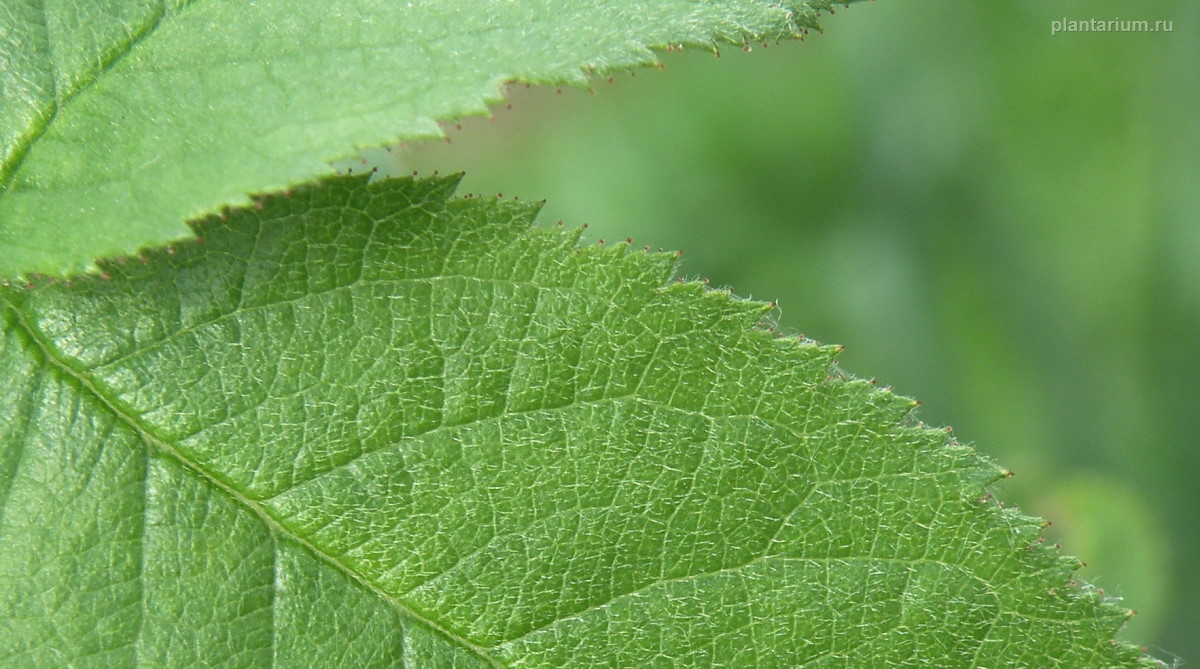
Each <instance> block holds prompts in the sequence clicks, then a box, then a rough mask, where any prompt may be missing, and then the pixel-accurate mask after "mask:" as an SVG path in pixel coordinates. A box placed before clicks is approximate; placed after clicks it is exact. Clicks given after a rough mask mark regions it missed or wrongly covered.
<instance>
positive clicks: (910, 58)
mask: <svg viewBox="0 0 1200 669" xmlns="http://www.w3.org/2000/svg"><path fill="white" fill-rule="evenodd" d="M1064 17H1066V18H1067V19H1090V18H1096V19H1099V20H1107V19H1116V18H1121V19H1148V20H1150V21H1151V22H1152V23H1153V21H1155V20H1170V21H1172V22H1173V25H1174V31H1173V32H1170V33H1166V32H1159V33H1063V34H1058V35H1053V36H1052V35H1051V22H1052V21H1053V20H1056V19H1062V18H1064ZM825 28H826V34H825V35H816V34H813V35H810V36H809V37H808V38H807V39H806V41H805V43H803V44H800V43H793V42H790V41H789V42H786V43H783V44H774V43H772V44H769V45H768V48H763V45H761V44H756V45H753V48H752V50H751V52H750V53H743V50H742V49H738V48H732V49H730V48H726V49H723V50H722V52H721V56H720V57H719V58H714V57H713V54H712V53H710V52H706V51H703V50H689V51H688V52H685V53H683V54H678V53H668V54H664V63H665V65H666V67H665V69H664V70H661V71H659V70H641V71H638V72H637V73H636V76H630V74H629V73H617V74H614V75H613V77H614V81H613V83H611V84H610V83H607V82H606V81H605V78H604V77H600V78H596V79H595V80H594V82H593V86H594V88H595V90H594V91H587V90H578V89H571V90H565V91H562V92H558V91H556V90H555V89H553V88H539V87H534V88H530V89H526V88H525V87H524V86H519V87H515V89H514V90H513V91H511V94H512V95H511V98H510V102H511V109H509V108H506V107H504V106H500V107H498V108H497V109H495V110H494V113H495V117H494V118H492V119H484V118H479V119H467V120H465V121H463V122H462V124H461V128H459V127H455V125H454V124H451V125H450V126H447V132H448V135H449V138H450V141H449V142H434V143H426V144H416V145H412V146H406V147H399V148H398V149H394V150H392V151H391V152H389V153H386V154H377V155H375V156H373V157H372V158H371V160H372V161H376V162H379V163H381V164H383V165H384V166H385V168H386V169H387V170H388V171H392V172H396V173H404V172H409V171H412V170H419V171H421V172H422V173H429V172H432V171H434V170H441V171H442V172H450V171H458V170H466V172H467V177H466V181H465V183H464V186H463V190H464V191H471V192H476V193H496V192H503V193H505V195H506V196H510V195H519V196H520V197H521V198H522V199H535V200H536V199H541V198H548V203H547V205H546V208H545V210H544V212H543V219H544V220H548V221H555V220H558V219H564V220H565V221H566V222H567V224H568V225H578V224H582V223H589V224H590V225H591V228H590V230H589V231H588V235H589V237H590V238H592V239H595V238H605V239H610V240H614V239H624V238H626V237H629V236H632V237H633V238H634V241H635V243H637V244H638V245H643V244H644V245H649V246H651V247H655V248H657V247H663V248H667V249H682V250H683V251H684V265H683V271H684V273H685V274H687V275H689V276H693V277H695V276H703V277H709V278H710V279H711V281H712V282H713V283H714V284H716V285H727V286H733V287H734V289H735V292H737V293H738V294H740V295H743V296H753V297H756V298H761V299H764V300H771V299H776V300H778V301H779V304H780V307H781V314H780V324H781V326H782V327H783V328H785V329H787V330H789V331H792V332H803V333H804V334H806V335H808V336H810V337H813V338H815V339H818V340H821V341H824V342H829V343H842V344H846V345H847V347H848V348H847V350H846V352H845V353H844V354H843V358H842V366H843V367H844V368H845V369H847V370H849V371H851V372H853V373H855V374H857V375H860V376H868V377H877V378H878V379H879V380H880V382H881V383H882V384H890V385H892V386H894V387H895V388H896V390H897V391H898V392H900V393H902V394H905V395H910V396H913V397H917V398H920V399H921V400H922V401H924V403H925V404H924V407H923V408H922V409H921V414H920V416H921V418H922V419H923V420H925V421H926V422H929V423H934V424H948V425H953V426H954V427H955V432H956V434H958V435H959V438H960V439H963V440H966V441H970V442H974V443H976V444H977V445H978V446H979V448H980V450H981V451H984V452H987V453H989V454H991V455H993V456H994V457H995V458H996V459H997V460H999V461H1000V462H1002V463H1003V464H1004V465H1006V466H1008V467H1009V468H1011V469H1013V470H1015V471H1016V472H1017V477H1016V478H1014V479H1011V480H1009V481H1007V482H1005V483H1003V484H1002V485H998V486H997V490H996V491H995V492H996V494H997V496H998V497H1000V498H1001V499H1003V500H1004V501H1005V502H1007V503H1016V504H1019V505H1020V506H1021V507H1022V509H1024V510H1026V511H1028V512H1031V513H1033V514H1036V515H1040V516H1044V517H1047V518H1049V519H1051V520H1052V521H1053V523H1054V526H1053V527H1052V528H1050V530H1049V534H1050V535H1051V538H1052V539H1053V540H1055V541H1060V542H1061V543H1062V544H1063V546H1064V550H1066V551H1068V552H1069V553H1072V554H1075V555H1080V556H1082V557H1083V558H1084V559H1085V560H1086V561H1087V562H1088V566H1087V567H1086V568H1084V569H1083V571H1082V576H1083V578H1085V579H1087V580H1089V581H1090V582H1092V583H1094V584H1096V585H1098V586H1099V587H1101V588H1104V589H1105V590H1106V592H1109V593H1111V594H1116V595H1118V596H1121V597H1124V598H1125V603H1126V604H1127V605H1129V606H1131V607H1132V608H1135V609H1137V610H1138V611H1139V615H1138V616H1137V617H1135V618H1134V619H1133V620H1132V621H1131V623H1130V624H1129V625H1128V627H1127V629H1126V630H1125V632H1124V633H1123V636H1124V637H1125V638H1127V639H1129V640H1131V641H1134V642H1137V643H1142V644H1145V645H1147V646H1148V647H1149V649H1150V651H1151V652H1152V653H1154V654H1156V655H1157V656H1158V657H1160V658H1163V659H1167V660H1172V659H1183V660H1186V659H1191V660H1192V661H1193V662H1195V661H1197V660H1200V634H1195V631H1197V630H1200V607H1198V606H1196V605H1194V604H1193V602H1196V601H1200V569H1198V568H1196V567H1195V566H1194V565H1198V564H1200V522H1197V514H1198V513H1200V480H1198V478H1200V390H1198V388H1200V351H1197V344H1200V39H1198V38H1200V33H1198V28H1200V3H1196V2H1195V1H1194V0H1186V1H1185V0H1162V1H1154V0H1143V1H1142V2H1138V3H1129V2H1124V1H1122V2H1117V1H1110V0H1088V1H1084V0H1069V1H1068V0H1063V1H1059V2H1046V0H1009V1H1008V2H1003V3H1001V2H974V3H967V2H961V0H919V1H918V0H880V1H879V2H876V3H865V4H856V5H853V6H851V7H850V8H848V9H845V10H841V9H839V10H838V13H837V14H836V15H835V16H832V17H829V18H828V19H827V20H826V21H825Z"/></svg>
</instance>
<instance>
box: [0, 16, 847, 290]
mask: <svg viewBox="0 0 1200 669" xmlns="http://www.w3.org/2000/svg"><path fill="white" fill-rule="evenodd" d="M829 7H830V2H829V1H828V0H791V1H789V2H784V3H780V2H767V1H766V0H708V1H705V2H696V0H656V1H655V2H629V0H603V1H595V2H567V3H564V2H558V1H555V0H514V1H511V2H503V3H501V2H494V1H492V0H472V1H456V2H445V1H444V0H419V1H417V2H397V1H394V0H336V1H333V2H309V1H308V0H261V1H256V2H244V1H242V0H206V1H204V2H193V1H192V0H137V1H131V0H79V1H73V2H50V1H42V2H35V1H33V0H18V2H16V3H5V4H4V5H3V6H0V276H9V277H11V276H15V275H17V274H19V273H32V272H46V273H52V274H60V275H61V274H65V273H70V272H73V271H77V270H82V269H85V268H90V267H92V261H93V260H94V259H96V258H99V257H106V256H114V255H124V254H130V253H133V252H135V251H136V250H137V249H138V248H141V247H143V246H147V245H154V244H161V243H165V242H168V241H171V240H174V239H178V238H181V237H183V236H186V234H187V228H186V226H185V225H184V223H183V221H185V220H188V219H190V218H194V217H196V216H199V215H202V214H205V213H208V212H210V211H214V210H215V209H216V208H218V207H220V206H221V205H225V204H246V203H247V202H248V199H247V195H246V194H247V193H256V192H264V191H268V190H276V189H280V188H283V187H285V186H287V185H290V184H293V183H297V182H300V181H306V180H308V179H310V178H312V177H313V176H316V175H320V174H327V173H329V172H330V171H331V170H330V167H329V161H330V160H331V159H335V158H343V157H346V156H349V155H351V154H352V153H353V150H354V149H355V148H356V147H361V146H373V145H382V144H384V143H388V142H394V141H396V140H397V139H400V138H406V137H416V136H430V135H436V134H438V128H437V125H436V124H435V120H438V119H447V118H452V117H458V116H462V115H465V114H473V113H482V112H483V111H484V110H485V103H486V102H488V101H495V100H498V99H499V98H500V94H501V87H502V85H503V84H505V83H506V82H509V81H513V80H521V81H530V82H572V83H582V82H583V81H584V78H585V76H584V73H585V72H586V71H589V70H594V71H606V70H613V69H620V68H628V67H632V66H635V65H643V64H647V63H650V62H653V61H654V55H653V53H652V52H651V51H650V50H649V48H648V47H662V46H667V45H675V44H689V45H705V46H711V45H714V44H715V43H717V42H736V43H741V42H743V41H745V40H750V39H775V38H779V37H790V36H793V35H796V34H797V33H798V32H799V31H802V30H804V29H805V27H807V26H813V25H815V22H816V17H817V11H818V9H822V8H824V9H828V8H829Z"/></svg>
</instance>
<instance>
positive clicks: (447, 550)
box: [0, 177, 1150, 667]
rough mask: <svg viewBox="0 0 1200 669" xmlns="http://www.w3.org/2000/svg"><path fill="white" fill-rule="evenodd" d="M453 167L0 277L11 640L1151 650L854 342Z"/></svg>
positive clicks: (20, 652) (622, 651) (608, 654)
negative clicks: (1140, 646) (680, 274)
mask: <svg viewBox="0 0 1200 669" xmlns="http://www.w3.org/2000/svg"><path fill="white" fill-rule="evenodd" d="M455 184H456V181H455V180H454V179H449V180H445V179H443V180H429V181H422V182H413V181H410V180H396V181H391V180H387V181H379V182H377V183H375V184H372V185H367V180H366V179H365V178H361V177H353V178H351V177H342V178H334V179H330V180H327V181H325V182H322V183H318V184H316V185H313V186H308V187H304V188H300V189H297V190H295V191H294V192H292V193H290V194H288V195H286V196H274V197H270V198H267V199H265V200H264V201H261V202H259V203H258V206H257V207H256V208H250V209H246V210H237V211H233V212H231V215H229V217H228V218H227V220H220V219H217V218H212V219H209V220H207V221H205V222H203V223H201V224H198V226H197V232H198V233H199V234H200V235H201V236H202V239H203V241H202V243H187V244H184V245H182V246H179V247H178V248H175V249H166V250H161V251H155V252H153V253H151V254H150V255H149V256H147V257H145V258H143V259H142V260H141V261H139V260H127V261H125V262H124V263H118V262H112V263H105V264H102V267H101V269H102V270H103V271H104V274H103V275H101V276H85V277H82V278H78V279H76V280H74V281H72V282H70V283H63V282H61V281H59V282H56V281H52V280H39V281H38V282H36V283H33V284H30V285H21V286H8V287H5V288H2V289H0V297H2V298H3V299H2V300H0V304H3V305H4V306H3V308H0V314H2V315H3V325H4V329H3V338H2V339H0V374H2V376H3V378H4V379H5V380H6V383H5V384H4V386H3V391H2V392H3V396H2V398H0V406H2V407H3V412H4V414H5V415H6V416H8V417H9V418H8V419H7V420H6V421H5V422H4V423H3V428H2V429H3V432H0V448H2V450H0V472H2V475H0V493H2V495H3V497H2V499H3V507H2V510H0V663H2V664H4V665H6V666H58V665H64V664H73V663H81V664H89V663H91V664H99V665H106V666H111V665H134V664H136V665H144V666H154V667H158V666H176V665H183V664H201V665H213V664H220V663H227V664H236V665H239V666H259V665H262V666H266V665H272V664H276V665H280V666H312V664H313V663H314V658H320V659H321V663H322V664H329V665H340V666H348V667H360V666H370V665H397V664H405V666H489V665H492V666H529V667H532V666H540V667H560V666H581V667H582V666H598V665H614V666H631V667H632V666H649V665H655V664H658V665H664V666H665V665H679V666H765V667H770V666H780V667H782V666H789V667H791V666H801V665H804V666H819V665H824V666H864V667H866V666H869V667H879V666H900V665H906V666H914V665H920V666H935V665H937V666H955V667H957V666H968V665H978V666H990V667H997V666H1031V665H1039V666H1041V665H1050V664H1055V665H1056V666H1072V667H1077V666H1078V667H1082V666H1095V667H1109V666H1134V665H1137V664H1139V663H1145V664H1150V661H1149V660H1143V659H1139V654H1138V652H1137V650H1136V649H1134V648H1132V647H1129V646H1126V645H1123V644H1119V643H1116V642H1114V641H1112V634H1113V632H1114V631H1115V629H1116V628H1118V627H1119V626H1120V624H1121V623H1122V622H1123V621H1124V620H1125V618H1126V612H1125V611H1123V610H1120V609H1117V608H1116V607H1115V606H1114V605H1112V604H1111V603H1106V602H1103V601H1101V599H1100V598H1099V597H1098V596H1097V595H1096V593H1094V592H1092V591H1090V590H1088V589H1083V588H1080V587H1077V586H1075V585H1074V584H1072V583H1070V580H1071V573H1072V571H1073V570H1074V568H1075V567H1076V566H1077V563H1076V562H1074V561H1073V560H1071V559H1068V558H1065V557H1062V556H1060V555H1059V554H1058V553H1057V551H1054V550H1052V549H1049V548H1047V547H1045V546H1042V545H1040V544H1039V542H1038V535H1039V530H1040V528H1041V524H1040V523H1038V522H1037V521H1035V520H1034V519H1030V518H1027V517H1024V516H1021V515H1020V514H1018V513H1016V512H1014V511H1011V510H1002V509H1000V508H998V507H997V506H996V505H995V504H994V503H991V502H989V501H988V498H987V497H983V495H984V492H983V489H984V486H985V485H986V484H988V483H989V482H991V481H994V480H996V479H998V478H999V477H1001V476H1003V475H1004V472H1003V471H1002V470H1001V469H1000V468H998V467H996V466H995V465H993V464H991V463H989V462H987V461H985V460H983V459H981V458H980V457H978V456H977V455H976V454H975V453H974V452H973V451H972V450H971V449H970V448H967V447H965V446H962V445H960V444H958V443H956V442H955V441H954V440H953V439H951V438H950V437H949V436H948V434H947V432H945V431H942V430H932V429H927V428H924V427H922V426H919V425H916V424H914V423H913V422H912V421H911V420H910V419H908V418H907V416H908V414H909V412H910V411H911V409H912V408H913V406H914V405H915V404H916V403H915V402H913V401H911V400H908V399H904V398H901V397H897V396H895V395H893V394H892V393H891V392H889V391H886V390H880V389H877V388H875V387H873V386H872V384H870V383H869V382H866V381H862V380H857V379H853V378H849V377H847V376H845V375H843V374H841V373H840V372H838V371H837V369H836V367H835V366H834V365H833V364H832V359H833V358H834V356H835V355H836V353H837V351H838V350H839V349H838V348H837V347H832V346H818V345H816V344H814V343H812V342H809V341H803V340H796V339H794V338H777V337H776V336H774V335H773V334H772V333H770V332H768V331H767V330H765V329H762V328H761V327H759V325H758V324H759V322H760V320H761V319H762V318H763V317H764V315H766V314H767V312H768V310H769V309H770V307H769V305H764V304H760V303H755V302H749V301H742V300H738V299H734V298H733V297H731V296H730V295H729V294H728V293H727V292H724V291H721V292H717V291H710V290H708V289H706V288H705V287H703V286H702V285H700V284H697V283H686V282H683V283H681V282H675V281H672V280H671V275H672V272H673V269H674V263H675V256H673V255H667V254H661V253H660V254H648V253H643V252H640V251H632V250H631V249H630V248H629V246H628V244H625V243H619V244H615V245H593V246H590V247H587V248H579V247H577V239H578V234H577V233H573V232H567V231H563V230H562V229H560V228H557V227H555V228H540V227H532V226H530V222H531V221H532V219H533V217H534V215H535V213H536V209H537V207H536V206H533V205H527V204H524V203H519V202H513V201H498V200H491V199H489V200H487V201H483V200H480V199H471V198H463V199H454V198H451V197H450V195H451V193H452V191H453V189H454V186H455Z"/></svg>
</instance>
